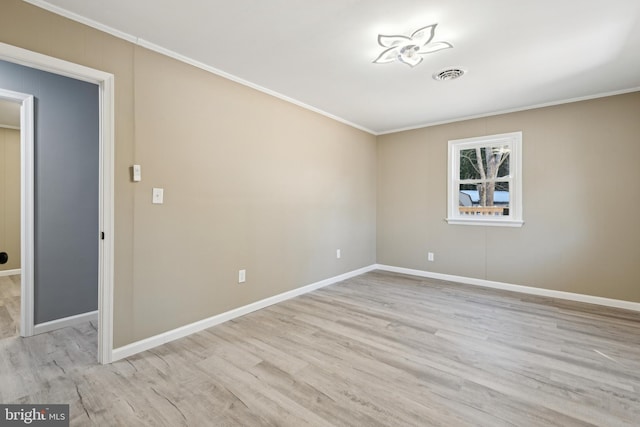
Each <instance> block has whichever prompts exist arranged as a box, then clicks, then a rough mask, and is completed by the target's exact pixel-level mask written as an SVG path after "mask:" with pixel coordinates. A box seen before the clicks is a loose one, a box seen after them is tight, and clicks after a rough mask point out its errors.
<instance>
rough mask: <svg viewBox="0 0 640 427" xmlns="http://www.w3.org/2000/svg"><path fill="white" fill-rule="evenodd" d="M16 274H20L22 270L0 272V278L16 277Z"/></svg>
mask: <svg viewBox="0 0 640 427" xmlns="http://www.w3.org/2000/svg"><path fill="white" fill-rule="evenodd" d="M18 274H22V269H20V268H16V269H14V270H3V271H0V277H4V276H17V275H18Z"/></svg>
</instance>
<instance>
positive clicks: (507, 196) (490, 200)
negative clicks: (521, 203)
mask: <svg viewBox="0 0 640 427" xmlns="http://www.w3.org/2000/svg"><path fill="white" fill-rule="evenodd" d="M459 193H460V194H459V212H460V215H463V216H466V215H490V216H504V215H509V208H510V203H511V193H510V191H509V183H508V182H486V183H481V184H461V185H460V190H459Z"/></svg>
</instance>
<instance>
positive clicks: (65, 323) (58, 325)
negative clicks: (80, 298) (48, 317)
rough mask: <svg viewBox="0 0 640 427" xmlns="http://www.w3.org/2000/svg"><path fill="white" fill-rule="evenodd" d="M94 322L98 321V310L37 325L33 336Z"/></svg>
mask: <svg viewBox="0 0 640 427" xmlns="http://www.w3.org/2000/svg"><path fill="white" fill-rule="evenodd" d="M96 320H98V310H96V311H89V312H87V313H82V314H76V315H75V316H69V317H63V318H62V319H56V320H52V321H50V322H44V323H38V324H37V325H35V327H34V335H38V334H44V333H45V332H51V331H55V330H56V329H62V328H67V327H69V326H75V325H79V324H81V323H84V322H89V321H93V322H95V321H96Z"/></svg>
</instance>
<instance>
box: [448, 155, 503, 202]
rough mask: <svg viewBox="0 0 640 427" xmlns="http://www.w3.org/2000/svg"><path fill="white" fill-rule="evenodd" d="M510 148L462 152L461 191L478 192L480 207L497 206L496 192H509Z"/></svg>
mask: <svg viewBox="0 0 640 427" xmlns="http://www.w3.org/2000/svg"><path fill="white" fill-rule="evenodd" d="M510 153H511V150H510V149H509V147H508V146H506V145H505V146H488V147H475V148H472V149H466V150H460V183H461V188H460V189H461V190H477V191H478V205H479V206H495V192H496V190H498V191H506V192H508V191H509V182H508V177H509V154H510Z"/></svg>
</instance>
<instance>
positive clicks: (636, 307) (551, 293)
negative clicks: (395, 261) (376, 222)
mask: <svg viewBox="0 0 640 427" xmlns="http://www.w3.org/2000/svg"><path fill="white" fill-rule="evenodd" d="M376 269H377V270H383V271H391V272H394V273H403V274H409V275H412V276H419V277H428V278H430V279H438V280H446V281H450V282H458V283H464V284H467V285H474V286H482V287H485V288H493V289H502V290H505V291H513V292H520V293H524V294H530V295H538V296H543V297H551V298H559V299H564V300H569V301H577V302H584V303H588V304H597V305H603V306H607V307H615V308H623V309H625V310H633V311H640V303H638V302H632V301H624V300H618V299H611V298H603V297H596V296H593V295H584V294H576V293H573V292H564V291H555V290H552V289H543V288H534V287H532V286H522V285H513V284H510V283H502V282H493V281H491V280H483V279H474V278H470V277H463V276H453V275H449V274H442V273H432V272H429V271H424V270H413V269H410V268H403V267H393V266H391V265H384V264H377V265H376Z"/></svg>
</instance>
